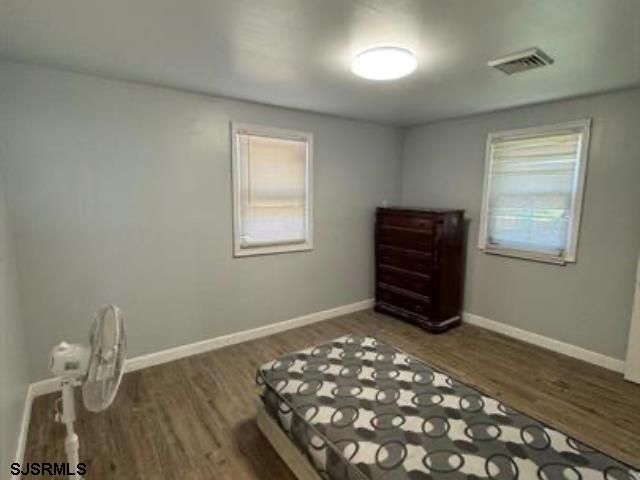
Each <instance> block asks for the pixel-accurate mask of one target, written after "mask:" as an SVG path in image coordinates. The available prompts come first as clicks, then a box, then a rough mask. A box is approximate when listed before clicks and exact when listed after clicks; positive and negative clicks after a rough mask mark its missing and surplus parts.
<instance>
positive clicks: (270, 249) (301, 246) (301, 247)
mask: <svg viewBox="0 0 640 480" xmlns="http://www.w3.org/2000/svg"><path fill="white" fill-rule="evenodd" d="M310 250H313V244H311V243H308V242H305V243H295V244H289V245H265V246H255V247H235V249H234V251H233V256H234V257H254V256H256V255H277V254H279V253H294V252H308V251H310Z"/></svg>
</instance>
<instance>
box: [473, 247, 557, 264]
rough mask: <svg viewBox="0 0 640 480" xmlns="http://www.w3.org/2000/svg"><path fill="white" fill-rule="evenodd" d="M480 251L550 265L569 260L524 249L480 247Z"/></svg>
mask: <svg viewBox="0 0 640 480" xmlns="http://www.w3.org/2000/svg"><path fill="white" fill-rule="evenodd" d="M480 250H481V251H483V252H484V253H488V254H489V255H499V256H501V257H511V258H519V259H521V260H529V261H532V262H541V263H550V264H552V265H560V266H566V265H567V263H568V262H569V260H567V259H565V258H559V257H555V256H553V255H546V254H544V253H535V252H527V251H524V250H510V249H506V248H491V247H484V248H483V247H481V248H480Z"/></svg>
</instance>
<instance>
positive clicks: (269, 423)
mask: <svg viewBox="0 0 640 480" xmlns="http://www.w3.org/2000/svg"><path fill="white" fill-rule="evenodd" d="M256 423H257V424H258V428H259V429H260V431H261V432H262V433H263V435H264V436H265V437H266V438H267V440H269V443H271V446H272V447H273V448H274V450H275V451H276V452H278V455H280V458H282V460H283V461H284V463H286V464H287V466H288V467H289V469H290V470H291V471H292V472H293V474H294V475H295V476H296V478H298V480H322V477H320V474H319V473H318V472H317V471H316V470H315V469H314V468H313V467H312V466H311V463H309V460H307V458H306V457H305V456H304V455H303V454H302V452H300V450H298V448H297V447H296V446H295V445H294V444H293V442H291V440H289V437H288V436H287V434H286V433H284V431H283V430H282V429H281V428H280V426H279V425H278V423H277V422H276V421H275V420H274V419H273V418H271V416H270V415H269V414H268V413H267V411H266V410H265V408H264V406H260V407H259V408H258V414H257V415H256Z"/></svg>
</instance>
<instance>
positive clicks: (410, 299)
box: [376, 285, 431, 317]
mask: <svg viewBox="0 0 640 480" xmlns="http://www.w3.org/2000/svg"><path fill="white" fill-rule="evenodd" d="M376 293H377V295H376V300H377V301H379V302H383V303H385V304H387V305H391V306H394V307H398V308H401V309H403V310H406V311H408V312H412V313H416V314H418V315H422V316H425V317H428V316H429V315H430V314H431V303H430V302H429V299H428V298H426V297H423V298H422V299H420V298H417V297H415V296H413V295H410V294H406V293H401V292H399V291H397V290H396V289H394V288H393V287H391V288H389V287H386V286H380V285H378V286H377V288H376Z"/></svg>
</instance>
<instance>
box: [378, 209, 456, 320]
mask: <svg viewBox="0 0 640 480" xmlns="http://www.w3.org/2000/svg"><path fill="white" fill-rule="evenodd" d="M375 244H376V245H375V258H376V260H375V261H376V273H375V274H376V303H375V309H376V311H378V312H382V313H386V314H389V315H393V316H395V317H399V318H402V319H405V320H409V321H411V322H413V323H416V324H417V325H419V326H421V327H423V328H425V329H426V330H429V331H431V332H442V331H444V330H446V329H448V328H451V327H453V326H456V325H458V324H459V323H460V320H461V311H462V293H463V279H464V211H463V210H431V209H429V210H427V209H411V208H378V210H377V212H376V230H375Z"/></svg>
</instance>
